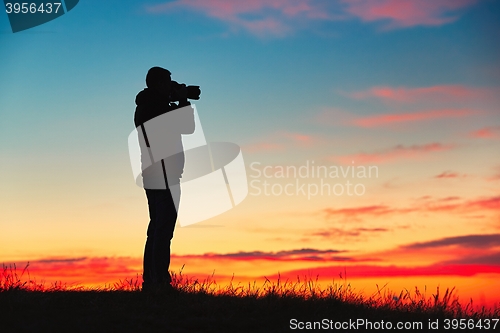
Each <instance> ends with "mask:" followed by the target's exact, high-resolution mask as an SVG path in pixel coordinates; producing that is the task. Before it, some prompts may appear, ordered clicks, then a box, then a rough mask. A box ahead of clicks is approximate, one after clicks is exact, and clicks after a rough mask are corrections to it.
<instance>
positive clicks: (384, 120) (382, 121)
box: [351, 109, 479, 127]
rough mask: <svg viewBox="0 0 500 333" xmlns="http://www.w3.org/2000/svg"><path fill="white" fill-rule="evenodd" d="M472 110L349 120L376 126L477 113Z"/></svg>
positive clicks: (421, 112)
mask: <svg viewBox="0 0 500 333" xmlns="http://www.w3.org/2000/svg"><path fill="white" fill-rule="evenodd" d="M478 113H479V112H478V111H474V110H460V109H457V110H454V109H444V110H429V111H420V112H412V113H391V114H380V115H375V116H367V117H358V118H354V119H352V120H351V124H353V125H356V126H359V127H378V126H385V125H390V124H395V123H404V122H417V121H425V120H430V119H438V118H458V117H465V116H470V115H474V114H478Z"/></svg>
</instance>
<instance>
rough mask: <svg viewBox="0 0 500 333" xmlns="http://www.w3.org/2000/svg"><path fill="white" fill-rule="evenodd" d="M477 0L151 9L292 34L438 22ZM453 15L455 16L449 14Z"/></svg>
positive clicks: (187, 0) (196, 1) (179, 3)
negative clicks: (320, 27)
mask: <svg viewBox="0 0 500 333" xmlns="http://www.w3.org/2000/svg"><path fill="white" fill-rule="evenodd" d="M475 2H476V1H475V0H435V1H426V0H411V1H410V0H339V1H317V0H251V1H227V0H174V1H169V2H165V3H162V4H158V5H152V6H147V7H146V10H147V12H149V13H169V12H173V11H179V10H190V11H195V12H200V13H202V14H203V15H205V16H208V17H211V18H214V19H217V20H220V21H222V22H225V23H226V24H228V25H229V27H230V29H231V30H232V31H233V32H235V31H238V30H246V31H248V32H250V33H252V34H254V35H257V36H266V35H272V36H286V35H289V34H290V33H292V32H293V31H295V30H297V29H300V28H303V27H304V26H307V25H308V24H309V23H310V22H311V21H318V20H321V21H333V20H337V21H339V20H346V19H348V18H360V19H361V20H362V21H363V22H373V21H379V20H386V21H389V23H388V25H387V26H386V28H404V27H409V26H416V25H427V26H436V25H442V24H446V23H450V22H453V21H455V20H457V19H458V18H459V13H458V10H459V9H463V8H466V7H468V6H470V5H472V4H474V3H475ZM450 13H452V14H453V16H450V15H449V14H450Z"/></svg>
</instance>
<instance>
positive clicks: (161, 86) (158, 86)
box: [146, 67, 172, 94]
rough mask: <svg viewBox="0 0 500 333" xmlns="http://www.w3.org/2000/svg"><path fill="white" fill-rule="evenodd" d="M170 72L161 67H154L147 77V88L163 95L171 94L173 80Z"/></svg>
mask: <svg viewBox="0 0 500 333" xmlns="http://www.w3.org/2000/svg"><path fill="white" fill-rule="evenodd" d="M170 74H171V73H170V71H169V70H168V69H165V68H161V67H152V68H150V69H149V71H148V74H147V75H146V86H147V87H148V88H151V89H155V90H158V91H160V92H162V93H167V94H168V93H169V92H170V86H171V83H172V79H171V77H170Z"/></svg>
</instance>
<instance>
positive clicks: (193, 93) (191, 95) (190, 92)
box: [170, 81, 201, 102]
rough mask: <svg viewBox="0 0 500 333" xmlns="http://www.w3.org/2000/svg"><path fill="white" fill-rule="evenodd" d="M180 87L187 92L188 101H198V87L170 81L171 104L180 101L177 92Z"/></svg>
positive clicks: (199, 91)
mask: <svg viewBox="0 0 500 333" xmlns="http://www.w3.org/2000/svg"><path fill="white" fill-rule="evenodd" d="M182 87H186V90H187V98H188V99H196V100H198V99H200V94H201V90H200V86H186V85H185V84H184V83H178V82H176V81H172V86H171V93H170V100H171V101H173V102H177V101H179V100H180V98H179V97H178V94H177V91H178V90H179V89H181V88H182Z"/></svg>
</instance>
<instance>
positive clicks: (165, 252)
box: [146, 190, 177, 284]
mask: <svg viewBox="0 0 500 333" xmlns="http://www.w3.org/2000/svg"><path fill="white" fill-rule="evenodd" d="M153 191H154V194H153V195H150V196H148V199H149V198H151V199H152V201H153V204H152V205H150V207H151V206H153V207H154V213H153V216H154V218H155V220H154V223H153V227H152V228H151V230H149V229H150V228H148V233H149V235H148V241H149V239H150V238H152V242H150V244H148V242H146V245H147V246H146V247H147V249H146V251H151V257H150V259H151V261H152V268H153V269H152V272H153V279H152V281H153V283H155V284H163V283H170V282H171V277H170V273H169V271H168V270H169V266H170V241H171V240H172V238H173V236H174V228H175V222H176V220H177V210H176V209H175V204H174V201H173V199H172V195H171V193H170V190H153ZM150 227H151V226H150ZM149 246H150V247H151V249H150V248H149Z"/></svg>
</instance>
